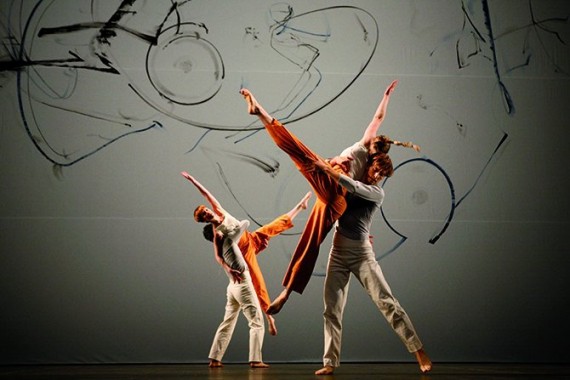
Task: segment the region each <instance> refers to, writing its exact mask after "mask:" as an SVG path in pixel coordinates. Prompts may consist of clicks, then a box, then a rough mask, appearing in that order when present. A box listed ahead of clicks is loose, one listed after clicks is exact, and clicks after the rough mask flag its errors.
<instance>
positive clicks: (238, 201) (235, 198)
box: [216, 162, 300, 236]
mask: <svg viewBox="0 0 570 380" xmlns="http://www.w3.org/2000/svg"><path fill="white" fill-rule="evenodd" d="M216 166H217V167H218V174H219V175H220V177H221V178H222V181H223V182H224V185H225V186H226V188H227V189H228V191H229V192H230V194H231V195H232V197H233V198H234V200H235V201H236V202H237V204H238V206H239V207H240V208H241V209H242V210H243V211H244V212H245V214H246V215H247V217H248V219H249V220H251V221H252V222H253V223H255V224H256V225H257V226H258V227H261V226H263V224H261V223H260V222H259V221H257V219H256V218H255V217H254V216H253V215H251V214H250V212H249V211H247V209H246V208H245V207H244V206H243V204H242V203H241V202H240V200H239V199H238V197H237V196H236V195H235V193H234V191H233V190H232V186H231V184H230V181H229V180H228V178H227V177H226V174H225V173H224V170H223V169H222V166H221V165H220V163H219V162H216ZM299 234H300V232H283V233H281V235H287V236H293V235H299Z"/></svg>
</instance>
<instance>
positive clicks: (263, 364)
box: [249, 362, 269, 368]
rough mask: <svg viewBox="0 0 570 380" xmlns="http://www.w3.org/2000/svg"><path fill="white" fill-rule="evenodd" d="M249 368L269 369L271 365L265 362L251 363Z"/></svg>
mask: <svg viewBox="0 0 570 380" xmlns="http://www.w3.org/2000/svg"><path fill="white" fill-rule="evenodd" d="M249 366H250V367H251V368H268V367H269V364H265V363H264V362H249Z"/></svg>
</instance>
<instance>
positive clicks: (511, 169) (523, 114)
mask: <svg viewBox="0 0 570 380" xmlns="http://www.w3.org/2000/svg"><path fill="white" fill-rule="evenodd" d="M569 15H570V3H568V2H567V1H565V0H542V1H538V0H510V1H502V0H501V1H499V0H429V1H423V0H421V1H420V0H406V1H401V0H382V1H373V0H358V1H339V0H334V1H324V0H319V1H300V0H291V1H288V2H278V1H275V2H270V1H262V0H249V1H229V0H217V1H206V0H192V1H189V0H177V1H176V0H157V1H144V0H132V1H119V0H73V1H71V0H49V1H48V0H23V1H12V0H4V1H2V2H0V39H1V44H0V96H1V100H2V101H1V102H0V109H1V111H0V115H1V116H0V159H1V161H2V164H1V165H0V175H1V178H2V184H1V185H0V199H1V200H2V202H1V206H0V229H1V234H0V249H1V252H0V299H1V300H2V308H1V309H0V310H1V311H0V320H1V327H0V364H16V363H76V362H79V363H103V362H105V363H125V362H129V363H132V362H137V363H139V362H205V361H206V359H207V354H208V350H209V346H210V343H211V339H212V337H213V334H214V332H215V329H216V327H217V325H218V323H219V322H220V321H221V318H222V316H223V312H224V304H225V287H226V285H227V278H226V276H225V274H224V272H223V271H222V270H221V268H220V267H219V266H218V265H217V264H216V263H215V261H214V258H213V250H212V246H211V244H210V243H209V242H207V241H205V240H204V239H203V237H202V232H201V231H202V226H201V225H199V224H197V223H195V222H194V220H193V217H192V213H193V210H194V208H195V207H196V206H197V205H198V204H200V203H202V202H203V199H202V197H201V196H200V194H199V193H198V192H197V191H196V190H195V189H194V187H193V186H192V185H191V184H189V183H188V182H187V181H186V180H185V179H184V178H182V177H181V176H180V174H179V173H180V171H183V170H185V171H188V172H190V173H191V174H193V175H194V176H195V177H196V178H197V179H198V180H199V181H201V182H202V183H203V184H204V185H205V186H206V187H208V188H209V189H210V190H211V191H212V192H213V193H214V195H215V196H216V197H217V198H218V199H219V200H220V202H221V203H222V205H223V206H224V207H225V208H226V209H227V210H228V211H230V212H231V213H232V214H234V215H235V216H236V217H238V218H248V219H249V220H250V221H251V224H252V227H256V226H259V225H261V224H263V223H266V222H268V221H270V220H272V219H273V218H274V217H275V216H277V215H279V214H281V213H283V212H285V211H287V210H289V209H290V208H291V207H292V206H293V205H294V204H295V203H296V202H297V201H298V200H299V199H300V198H301V197H302V195H304V194H305V193H306V192H307V191H308V190H309V187H308V184H307V183H306V182H305V180H304V179H303V178H302V176H301V175H300V174H299V173H298V172H297V171H296V169H295V168H294V167H293V165H292V163H291V162H290V160H289V158H288V157H287V156H286V155H285V154H283V153H282V152H281V151H280V150H279V149H278V148H277V147H276V146H275V145H274V143H273V142H272V141H271V139H270V138H269V137H268V135H267V134H266V132H265V131H264V130H263V128H262V126H261V125H260V124H259V123H258V122H257V119H256V118H255V117H253V116H251V115H248V114H247V112H246V106H245V103H244V101H243V99H242V98H241V96H240V95H239V93H238V91H239V90H240V88H242V87H247V88H249V89H250V90H251V91H252V92H253V93H254V94H255V95H256V97H257V98H258V99H259V100H260V102H261V103H262V104H263V105H264V106H265V108H267V109H268V110H269V111H270V112H271V113H272V114H273V115H274V116H275V117H277V118H279V119H280V120H281V121H282V122H283V123H285V124H286V125H287V127H288V128H290V129H291V130H292V131H293V132H294V133H295V134H296V135H297V136H299V137H300V138H301V139H302V140H303V141H304V142H305V143H306V144H307V145H308V146H309V147H311V148H312V149H313V150H315V151H316V152H318V153H319V154H321V155H322V156H324V157H331V156H334V155H335V154H337V153H339V152H340V151H341V150H342V149H344V148H345V147H346V146H348V145H350V144H352V143H353V142H355V141H356V140H358V139H359V138H360V136H361V135H362V132H363V131H364V128H365V127H366V125H367V124H368V122H369V120H370V118H371V117H372V115H373V113H374V111H375V109H376V106H377V104H378V102H379V101H380V99H381V98H382V94H383V91H384V89H385V88H386V86H387V85H388V84H389V83H390V82H391V81H392V80H394V79H398V80H399V85H398V87H397V88H396V90H395V92H394V94H393V96H392V99H391V102H390V105H389V109H388V115H387V119H386V121H385V123H384V124H383V126H382V130H381V132H382V133H385V134H387V135H389V136H390V137H392V138H394V139H397V140H404V141H408V140H411V141H413V142H415V143H416V144H419V145H420V146H421V147H422V150H421V152H420V153H416V152H414V151H412V150H410V149H401V148H398V147H394V148H393V149H392V152H391V157H392V160H393V161H394V165H395V168H396V171H395V174H394V176H393V177H392V178H390V179H389V180H387V181H385V182H383V183H382V185H383V187H384V189H385V191H386V198H385V202H384V204H383V207H382V212H380V213H378V215H377V217H376V219H375V222H374V228H373V234H374V247H375V251H376V254H377V258H378V260H379V261H380V264H381V266H382V268H383V271H384V273H385V275H386V277H387V279H388V282H389V283H390V285H391V287H392V290H393V291H394V293H395V295H396V297H397V298H398V299H399V301H400V302H401V304H402V305H403V306H404V308H405V309H406V311H407V312H408V314H409V315H410V316H411V318H412V320H413V322H414V324H415V326H416V329H417V330H418V333H419V335H420V337H421V339H422V340H423V341H424V343H425V348H426V350H427V352H428V353H429V354H430V355H431V356H432V359H433V360H434V361H435V362H437V361H447V362H449V361H478V362H480V361H492V362H525V361H530V362H568V361H569V359H570V356H569V354H568V350H567V348H566V347H565V345H563V343H566V339H564V337H567V336H569V335H570V331H569V328H568V323H567V322H566V312H567V311H568V306H569V305H568V303H569V301H568V288H569V285H570V281H569V280H568V279H569V278H570V276H569V275H570V269H569V265H570V261H569V258H568V253H570V252H569V251H570V241H569V238H568V231H570V228H569V227H570V223H569V216H568V215H569V213H570V207H569V201H568V196H567V195H566V193H567V189H568V185H569V181H568V174H567V168H568V165H569V164H570V162H569V160H568V140H569V137H570V133H569V132H568V117H567V114H566V112H567V109H568V104H569V102H568V100H569V97H568V92H569V91H570V81H569V78H570V77H569V73H570V58H569V56H570V55H569V49H570V48H569V44H570V26H569V23H568V17H569ZM311 204H312V203H311ZM306 216H307V212H303V213H301V214H300V215H299V216H298V217H297V219H295V227H294V228H293V229H292V230H290V231H289V232H288V233H287V234H284V235H283V236H280V237H276V238H275V239H273V240H272V242H271V244H270V247H269V248H268V249H267V250H266V251H265V252H264V253H263V254H261V255H260V257H259V261H260V265H261V267H262V269H263V271H264V275H265V279H266V282H267V284H268V287H269V291H270V294H271V295H272V296H276V295H277V294H278V293H279V292H280V291H281V279H282V276H283V273H284V271H285V268H286V266H287V263H288V261H289V258H290V255H291V252H292V250H293V249H294V247H295V244H296V240H297V238H298V235H299V233H300V231H301V230H302V227H303V225H304V222H305V219H306ZM329 247H330V237H329V238H328V239H327V241H326V242H325V243H324V245H323V248H322V250H321V254H320V257H319V261H318V263H317V267H316V269H315V272H314V276H313V278H312V280H311V282H310V284H309V286H308V288H307V290H306V291H305V292H304V294H303V295H298V294H294V295H293V296H292V297H291V299H290V301H289V302H288V304H287V305H286V307H285V308H284V310H283V311H282V312H281V313H280V314H278V315H277V327H278V329H279V334H278V335H277V337H271V336H267V337H266V339H265V343H264V359H265V360H266V361H268V362H271V361H320V358H321V356H322V349H323V331H322V330H323V327H322V311H323V306H322V285H323V274H324V271H325V267H326V259H327V253H328V249H329ZM247 337H248V332H247V326H246V323H245V320H244V318H243V317H241V319H240V321H239V322H238V326H237V328H236V331H235V334H234V338H233V340H232V343H231V345H230V348H229V350H228V352H227V354H226V357H225V358H224V360H225V361H226V362H232V361H246V360H247ZM343 360H344V361H407V360H412V357H411V356H409V354H408V353H407V352H406V351H405V349H404V347H403V346H402V344H401V343H400V341H399V340H398V339H397V338H396V336H395V334H394V333H393V332H392V331H391V330H390V329H389V328H388V326H387V324H386V323H385V321H384V319H383V318H382V316H381V315H380V314H379V313H378V311H377V310H375V308H374V306H373V304H372V302H370V300H369V299H368V297H367V295H366V294H365V293H364V291H363V290H362V289H361V287H360V286H359V284H357V283H356V282H355V281H353V284H352V290H351V294H350V295H349V301H348V305H347V309H346V313H345V324H344V342H343Z"/></svg>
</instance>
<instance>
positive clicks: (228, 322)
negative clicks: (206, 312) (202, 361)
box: [208, 283, 240, 367]
mask: <svg viewBox="0 0 570 380" xmlns="http://www.w3.org/2000/svg"><path fill="white" fill-rule="evenodd" d="M230 287H232V284H231V283H230V285H228V289H227V293H226V297H227V301H226V311H225V314H224V319H223V320H222V322H221V323H220V325H219V326H218V329H217V330H216V334H215V335H214V340H213V342H212V346H211V348H210V354H209V355H208V358H209V359H210V366H211V367H221V361H222V358H223V356H224V354H225V352H226V349H227V348H228V345H229V343H230V340H231V339H232V334H233V332H234V329H235V326H236V322H237V317H238V315H239V309H240V306H239V303H238V301H237V300H236V298H235V297H234V295H233V293H232V291H231V290H230Z"/></svg>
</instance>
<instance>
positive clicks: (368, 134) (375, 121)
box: [360, 80, 398, 148]
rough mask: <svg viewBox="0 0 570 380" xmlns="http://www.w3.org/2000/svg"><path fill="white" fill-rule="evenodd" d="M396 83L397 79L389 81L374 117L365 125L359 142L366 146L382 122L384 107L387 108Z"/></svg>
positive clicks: (384, 112)
mask: <svg viewBox="0 0 570 380" xmlns="http://www.w3.org/2000/svg"><path fill="white" fill-rule="evenodd" d="M397 85H398V81H397V80H395V81H393V82H392V83H390V85H389V86H388V87H387V88H386V91H384V96H383V97H382V101H381V102H380V104H379V105H378V108H377V109H376V112H375V113H374V117H373V118H372V120H371V121H370V124H368V127H366V130H365V131H364V134H363V135H362V139H361V140H360V142H361V143H362V144H363V145H364V146H365V147H367V148H369V147H370V143H371V142H372V139H373V138H374V137H376V134H377V133H378V129H379V128H380V125H382V122H383V121H384V118H385V117H386V109H387V108H388V103H389V101H390V95H391V94H392V91H394V89H395V88H396V86H397Z"/></svg>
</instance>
